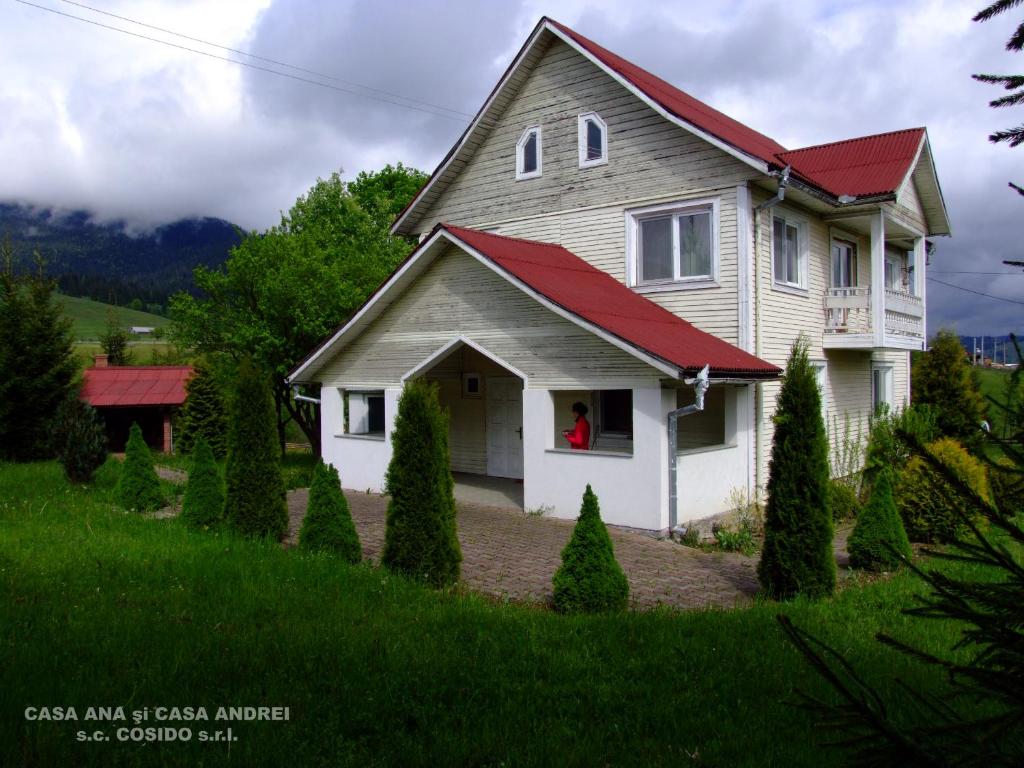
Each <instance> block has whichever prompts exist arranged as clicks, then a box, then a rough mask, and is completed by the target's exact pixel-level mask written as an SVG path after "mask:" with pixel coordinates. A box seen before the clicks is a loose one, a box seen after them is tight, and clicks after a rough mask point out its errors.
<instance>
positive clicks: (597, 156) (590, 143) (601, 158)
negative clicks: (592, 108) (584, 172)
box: [579, 112, 608, 168]
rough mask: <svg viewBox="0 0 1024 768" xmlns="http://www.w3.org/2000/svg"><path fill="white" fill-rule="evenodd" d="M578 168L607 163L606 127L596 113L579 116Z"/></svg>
mask: <svg viewBox="0 0 1024 768" xmlns="http://www.w3.org/2000/svg"><path fill="white" fill-rule="evenodd" d="M579 148H580V168H589V167H590V166H592V165H604V164H605V163H607V162H608V126H607V125H605V122H604V120H602V119H601V118H600V117H599V116H598V114H597V113H596V112H588V113H586V114H583V115H580V116H579Z"/></svg>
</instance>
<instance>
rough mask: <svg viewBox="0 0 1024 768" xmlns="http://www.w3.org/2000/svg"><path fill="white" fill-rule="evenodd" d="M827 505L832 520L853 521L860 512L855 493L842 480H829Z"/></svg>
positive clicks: (858, 501) (858, 500)
mask: <svg viewBox="0 0 1024 768" xmlns="http://www.w3.org/2000/svg"><path fill="white" fill-rule="evenodd" d="M828 504H829V509H831V510H832V520H833V521H835V522H840V521H842V520H854V519H856V517H857V514H858V513H859V512H860V499H858V498H857V492H856V491H855V490H853V487H852V486H851V485H850V484H849V483H848V482H846V481H844V480H831V481H829V484H828Z"/></svg>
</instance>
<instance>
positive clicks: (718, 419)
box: [676, 385, 736, 452]
mask: <svg viewBox="0 0 1024 768" xmlns="http://www.w3.org/2000/svg"><path fill="white" fill-rule="evenodd" d="M693 402H694V392H693V389H692V388H691V387H684V388H682V389H677V390H676V407H677V408H683V407H685V406H687V405H693ZM735 410H736V392H735V388H734V387H729V386H720V385H716V386H713V387H710V388H709V389H708V391H707V392H705V393H704V410H702V411H697V412H696V413H691V414H690V415H689V416H687V417H685V418H682V419H680V420H679V425H678V427H679V432H678V434H677V436H676V450H677V451H680V452H683V451H701V450H707V449H709V448H722V447H727V446H731V445H735V443H736V434H735V432H736V426H735V424H736V419H735Z"/></svg>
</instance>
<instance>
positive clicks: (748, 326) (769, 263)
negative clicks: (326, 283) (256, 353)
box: [290, 18, 949, 530]
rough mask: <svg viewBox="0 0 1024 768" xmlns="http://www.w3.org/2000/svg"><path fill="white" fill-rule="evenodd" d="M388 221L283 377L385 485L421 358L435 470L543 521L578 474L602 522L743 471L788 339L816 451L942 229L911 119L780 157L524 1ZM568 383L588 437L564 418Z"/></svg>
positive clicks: (701, 513)
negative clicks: (488, 85) (392, 245)
mask: <svg viewBox="0 0 1024 768" xmlns="http://www.w3.org/2000/svg"><path fill="white" fill-rule="evenodd" d="M392 231H393V232H394V233H396V234H400V235H405V236H415V237H417V238H418V239H419V241H420V244H419V246H418V247H417V248H416V249H415V251H414V252H413V253H412V254H411V255H410V256H409V258H408V259H407V260H406V261H405V262H404V263H403V264H402V265H401V266H400V267H399V268H398V269H397V270H396V271H395V272H394V273H393V274H392V275H391V276H390V277H389V278H388V280H387V281H385V283H384V284H383V285H381V286H380V288H379V289H378V290H377V291H376V292H375V293H374V294H373V296H371V297H370V299H369V300H368V301H367V302H366V304H365V305H364V306H363V307H362V308H361V309H360V310H359V311H358V312H357V313H356V315H355V316H354V317H353V318H352V319H351V320H350V321H349V322H348V323H347V324H345V325H344V326H343V327H342V328H340V329H339V330H338V331H337V332H336V333H334V334H333V335H332V336H331V337H330V338H328V339H327V340H325V342H324V343H323V344H322V345H321V346H320V347H318V348H317V349H316V350H314V351H313V352H312V353H311V354H310V355H309V356H308V357H307V358H306V360H305V361H303V362H302V363H301V364H300V365H299V366H298V367H297V368H296V369H295V370H294V371H293V372H292V374H291V376H290V381H291V382H292V383H295V384H299V383H302V384H309V385H319V386H320V399H321V403H322V411H321V423H322V430H323V433H322V438H323V453H324V458H325V460H327V461H330V462H331V463H333V464H335V465H336V466H337V467H338V469H339V471H340V473H341V475H342V478H343V480H344V482H345V485H346V486H348V487H352V488H359V489H365V488H372V489H380V488H381V486H382V484H383V478H384V473H385V470H386V467H387V464H388V461H389V460H390V453H391V446H390V441H389V436H390V435H389V433H390V430H391V425H392V422H393V419H394V416H395V412H396V405H397V400H398V397H399V394H400V392H401V388H402V385H403V382H405V381H407V380H409V379H410V378H414V377H425V378H427V379H430V380H434V381H436V382H437V383H438V385H439V388H440V394H441V399H442V403H443V404H444V405H445V406H446V407H447V408H448V409H449V412H450V418H451V428H450V444H451V453H452V469H453V471H456V472H465V473H471V474H480V475H490V476H496V477H505V478H518V479H521V480H522V481H523V498H524V506H525V507H526V508H527V509H538V508H543V509H545V510H546V511H548V512H549V513H551V514H554V515H557V516H560V517H574V516H575V515H576V514H577V512H578V509H579V503H580V496H581V493H582V490H583V487H584V485H585V484H587V483H590V484H591V485H592V486H593V487H594V490H595V491H596V492H597V494H598V496H599V497H600V499H601V508H602V515H603V517H604V518H605V519H606V520H607V521H608V522H610V523H614V524H619V525H627V526H633V527H637V528H644V529H651V530H665V529H668V528H671V527H674V526H675V525H676V524H678V523H683V522H685V521H687V520H692V519H696V518H701V517H706V516H709V515H713V514H716V513H719V512H723V511H725V510H726V509H727V508H728V500H729V496H730V494H731V492H733V491H734V490H736V489H739V490H742V491H744V492H748V493H749V492H752V491H753V490H754V489H755V488H758V487H762V486H763V485H764V483H765V481H766V478H767V465H768V454H769V451H770V445H771V436H772V420H771V419H772V414H773V411H774V403H775V396H776V394H777V392H778V386H779V385H778V377H779V374H780V373H781V370H780V369H781V367H782V366H784V364H785V360H786V357H787V355H788V352H789V349H790V347H791V345H792V343H793V342H794V340H795V339H796V338H797V337H798V336H799V335H800V334H804V335H806V336H807V338H808V339H809V340H810V343H811V355H812V358H813V359H814V361H815V366H816V367H817V370H818V373H819V378H820V383H821V387H822V393H823V407H824V410H825V415H826V419H827V422H828V423H829V425H830V427H831V429H830V434H831V436H832V439H833V441H834V442H836V444H838V442H839V441H841V440H843V439H844V437H845V436H846V431H847V430H854V436H856V435H857V434H859V433H860V431H862V430H863V428H864V425H865V422H866V419H867V416H868V414H869V413H870V412H871V411H872V409H873V408H874V407H875V406H876V405H877V404H878V403H880V402H888V403H890V404H892V405H894V406H898V405H900V404H902V403H904V402H906V401H907V399H908V397H909V355H910V350H913V349H921V348H922V346H923V343H924V339H925V322H924V319H925V269H926V261H927V259H926V240H925V238H926V237H929V236H936V235H948V234H949V223H948V218H947V215H946V210H945V205H944V202H943V199H942V193H941V190H940V188H939V183H938V178H937V176H936V172H935V168H934V165H933V162H932V157H931V151H930V148H929V143H928V136H927V132H926V130H925V129H923V128H915V129H910V130H906V131H898V132H894V133H889V134H882V135H878V136H868V137H862V138H857V139H850V140H847V141H841V142H837V143H833V144H825V145H820V146H816V147H809V148H805V149H795V150H787V149H786V148H785V147H783V146H781V145H780V144H778V143H777V142H775V141H774V140H772V139H770V138H768V137H767V136H764V135H762V134H759V133H757V132H756V131H754V130H752V129H750V128H748V127H746V126H744V125H742V124H740V123H738V122H737V121H735V120H733V119H731V118H729V117H728V116H726V115H724V114H722V113H720V112H718V111H716V110H715V109H713V108H712V107H710V106H708V105H706V104H703V103H701V102H700V101H698V100H696V99H694V98H693V97H691V96H689V95H687V94H685V93H683V92H682V91H680V90H678V89H676V88H674V87H673V86H671V85H669V84H668V83H666V82H665V81H663V80H660V79H659V78H657V77H655V76H654V75H652V74H650V73H648V72H646V71H644V70H642V69H640V68H639V67H636V66H635V65H633V64H630V63H629V62H627V61H625V60H624V59H622V58H620V57H618V56H616V55H615V54H613V53H611V52H610V51H607V50H606V49H604V48H602V47H601V46H599V45H597V44H596V43H594V42H593V41H591V40H588V39H587V38H585V37H583V36H582V35H579V34H578V33H576V32H575V31H573V30H571V29H569V28H567V27H565V26H563V25H561V24H559V23H557V22H555V21H552V20H550V19H547V18H545V19H542V20H541V21H540V23H539V24H538V25H537V27H536V28H535V30H534V31H533V33H532V34H531V35H530V37H529V39H528V40H527V42H526V44H525V45H524V46H523V48H522V49H521V50H520V52H519V54H518V55H517V56H516V57H515V59H514V60H513V62H512V64H511V65H510V66H509V68H508V70H507V71H506V73H505V75H504V76H503V77H502V79H501V81H500V82H499V83H498V84H497V85H496V86H495V88H494V90H493V91H492V93H491V95H490V96H489V98H488V99H487V101H486V103H485V104H484V105H483V107H481V109H480V111H479V112H478V113H477V115H476V117H475V118H474V120H473V121H472V123H471V124H470V126H469V127H468V128H467V129H466V131H465V133H464V134H463V135H462V137H461V138H460V139H459V141H458V142H457V143H456V145H455V146H454V147H453V148H452V149H451V151H450V152H449V153H448V155H447V156H446V157H445V159H444V160H443V161H442V163H441V165H440V166H439V167H438V168H437V170H436V171H435V172H434V174H433V175H432V176H431V178H430V180H429V181H428V182H427V184H426V185H425V186H424V188H423V189H422V190H421V191H420V192H419V193H418V194H417V196H416V197H415V198H414V199H413V201H412V202H411V203H410V205H409V206H408V207H407V208H406V210H405V211H403V212H402V214H401V215H400V216H399V217H398V219H397V220H396V222H395V224H394V226H393V229H392ZM705 366H707V367H708V369H709V373H710V382H711V386H710V389H709V390H708V391H707V394H706V397H705V402H704V409H703V410H702V411H699V412H697V413H694V414H692V415H688V416H686V417H683V418H681V419H680V420H679V421H678V432H679V434H678V439H677V442H676V445H675V446H674V447H670V442H669V433H670V430H669V421H670V419H669V414H670V413H671V412H673V411H676V410H677V409H679V408H681V407H683V406H685V405H687V404H689V403H692V402H693V399H694V389H693V386H692V385H691V384H690V383H688V381H692V379H693V377H694V376H695V375H696V374H697V372H698V371H700V370H701V369H702V368H703V367H705ZM575 401H582V402H584V403H586V404H588V406H589V408H590V417H591V422H592V425H593V440H592V449H591V450H587V451H570V450H568V446H567V445H566V444H565V442H564V440H563V439H562V437H561V434H560V433H561V431H562V430H563V429H566V428H569V427H571V426H572V422H571V415H570V406H571V404H572V403H573V402H575ZM670 483H673V484H674V489H675V493H670Z"/></svg>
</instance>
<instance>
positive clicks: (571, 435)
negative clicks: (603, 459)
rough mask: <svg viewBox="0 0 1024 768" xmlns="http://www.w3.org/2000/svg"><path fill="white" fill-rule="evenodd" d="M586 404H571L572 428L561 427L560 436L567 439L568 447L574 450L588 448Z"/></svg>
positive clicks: (588, 424) (588, 434) (588, 429)
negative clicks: (573, 422) (573, 426)
mask: <svg viewBox="0 0 1024 768" xmlns="http://www.w3.org/2000/svg"><path fill="white" fill-rule="evenodd" d="M587 410H588V409H587V406H586V405H584V404H583V403H580V402H576V403H573V404H572V415H573V419H574V420H575V422H576V427H575V428H574V429H563V430H562V437H564V438H565V439H566V440H568V441H569V447H570V448H572V449H573V450H576V451H587V450H590V422H589V421H587Z"/></svg>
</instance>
